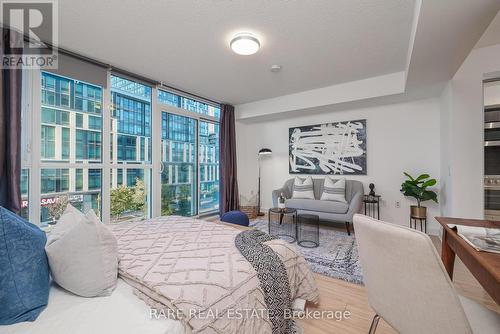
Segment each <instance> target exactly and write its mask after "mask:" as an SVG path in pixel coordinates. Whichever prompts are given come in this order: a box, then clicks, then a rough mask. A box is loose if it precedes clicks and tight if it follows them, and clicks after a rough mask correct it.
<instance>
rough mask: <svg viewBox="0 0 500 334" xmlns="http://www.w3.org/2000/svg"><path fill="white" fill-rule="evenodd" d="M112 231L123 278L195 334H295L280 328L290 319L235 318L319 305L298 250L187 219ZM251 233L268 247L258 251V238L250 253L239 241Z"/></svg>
mask: <svg viewBox="0 0 500 334" xmlns="http://www.w3.org/2000/svg"><path fill="white" fill-rule="evenodd" d="M111 229H112V231H113V233H114V234H115V236H116V238H117V240H118V253H119V254H118V257H119V260H120V264H119V268H118V273H119V275H120V277H122V278H123V279H124V280H125V281H126V282H127V283H128V284H130V285H131V286H133V287H134V289H135V290H134V291H135V293H136V294H137V295H138V296H139V297H140V298H141V299H142V300H144V301H145V302H146V303H147V304H148V305H149V306H151V307H152V308H155V309H158V310H167V311H168V310H172V311H174V314H180V315H181V317H180V318H177V319H179V320H181V321H182V322H183V324H184V325H185V326H186V328H188V329H189V330H190V331H192V332H193V333H200V334H212V333H238V334H254V333H260V334H267V333H285V332H294V331H293V330H283V327H284V326H285V325H286V328H287V329H290V328H292V327H294V326H296V324H290V321H287V320H282V321H281V322H280V319H279V318H283V316H282V315H280V316H277V317H267V318H266V316H264V317H263V316H259V315H257V316H255V315H254V314H253V315H250V316H248V315H244V316H242V317H241V318H237V315H236V316H235V311H241V312H246V310H259V311H262V310H264V311H267V310H269V309H271V310H272V311H273V312H280V311H279V310H283V309H285V308H287V306H280V305H291V304H292V303H293V301H294V300H296V299H302V300H305V301H309V302H313V303H316V302H318V299H319V293H318V289H317V286H316V282H315V280H314V277H313V275H312V273H311V271H310V269H309V266H308V264H307V262H306V261H305V260H304V258H303V257H302V256H300V255H299V254H298V253H297V250H296V248H295V245H291V244H289V243H287V242H285V241H283V240H281V239H273V240H269V239H270V238H269V236H268V235H267V234H265V233H262V232H260V231H256V230H253V231H252V230H248V231H243V232H242V231H241V230H240V229H236V228H233V227H231V226H227V225H225V224H220V223H215V222H209V221H204V220H198V219H193V218H188V217H179V216H168V217H159V218H154V219H150V220H146V221H139V222H130V223H120V224H116V225H113V226H112V227H111ZM245 233H248V234H254V233H257V234H259V233H260V237H263V238H264V239H265V241H264V239H263V241H258V242H255V243H254V242H252V240H251V239H252V238H251V235H250V238H244V239H245V240H247V241H248V240H250V244H249V245H246V246H245V250H244V251H242V249H241V248H238V245H237V244H238V242H237V240H238V238H239V237H241V235H242V234H245ZM245 235H246V234H245ZM247 236H249V235H247ZM266 238H267V239H266ZM264 244H265V245H264ZM263 245H264V246H263ZM249 246H250V247H249ZM254 246H255V247H254ZM252 247H253V248H252ZM259 249H260V250H259ZM262 250H264V251H262ZM259 251H260V253H259ZM243 253H246V254H247V256H244V255H243ZM262 259H266V260H265V261H262ZM256 261H257V262H258V261H260V262H259V263H257V262H256ZM261 267H267V269H265V270H267V271H265V270H264V271H263V270H261ZM280 272H281V273H282V274H280ZM285 285H286V288H285ZM284 295H287V298H284V297H285V296H284ZM278 299H283V300H282V301H280V300H278ZM285 299H286V300H285ZM280 303H281V304H280ZM271 304H272V306H271ZM274 306H276V307H274ZM288 307H290V306H288ZM284 322H286V324H284Z"/></svg>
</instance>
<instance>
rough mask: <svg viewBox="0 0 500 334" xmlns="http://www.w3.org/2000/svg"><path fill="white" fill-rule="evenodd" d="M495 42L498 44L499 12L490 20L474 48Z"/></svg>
mask: <svg viewBox="0 0 500 334" xmlns="http://www.w3.org/2000/svg"><path fill="white" fill-rule="evenodd" d="M495 44H500V12H499V13H498V14H497V16H495V18H494V19H493V21H491V24H490V26H489V27H488V29H486V31H485V32H484V34H483V36H481V39H480V40H479V41H478V42H477V44H476V46H475V48H476V49H478V48H484V47H487V46H491V45H495Z"/></svg>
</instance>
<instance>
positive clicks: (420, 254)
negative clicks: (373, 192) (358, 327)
mask: <svg viewBox="0 0 500 334" xmlns="http://www.w3.org/2000/svg"><path fill="white" fill-rule="evenodd" d="M353 221H354V229H355V233H356V234H355V235H356V240H357V243H358V252H359V258H360V261H361V266H362V270H363V278H364V279H363V280H364V284H365V287H366V290H367V293H368V300H369V303H370V306H371V307H372V308H373V310H374V311H375V312H376V315H375V317H374V318H373V321H372V324H371V327H370V329H369V333H371V334H372V333H375V330H376V328H377V324H378V321H379V319H380V318H383V319H384V320H385V321H386V322H387V323H388V324H389V325H391V326H392V327H393V328H394V329H396V330H397V331H399V332H400V333H402V334H413V333H415V334H421V333H426V334H432V333H436V334H447V333H449V334H462V333H475V334H487V333H495V334H498V333H500V315H499V314H497V313H495V312H493V311H490V310H488V309H487V308H486V307H484V306H482V305H479V304H477V303H475V302H473V301H472V300H469V299H467V298H464V297H461V296H458V294H457V293H456V292H455V289H454V287H453V283H452V282H451V280H450V278H449V277H448V274H447V272H446V270H445V268H444V266H443V264H442V262H441V259H440V257H439V255H438V253H437V251H436V249H435V247H434V245H433V244H432V241H431V239H430V238H429V236H427V235H426V234H424V233H422V232H419V231H416V230H413V229H410V228H407V227H404V226H400V225H394V224H389V223H386V222H383V221H380V220H376V219H373V218H371V217H367V216H363V215H355V216H354V219H353Z"/></svg>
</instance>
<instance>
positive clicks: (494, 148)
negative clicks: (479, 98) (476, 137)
mask: <svg viewBox="0 0 500 334" xmlns="http://www.w3.org/2000/svg"><path fill="white" fill-rule="evenodd" d="M484 122H485V123H484V174H485V176H484V218H485V219H490V220H500V105H490V106H486V107H485V108H484Z"/></svg>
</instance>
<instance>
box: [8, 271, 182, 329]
mask: <svg viewBox="0 0 500 334" xmlns="http://www.w3.org/2000/svg"><path fill="white" fill-rule="evenodd" d="M149 313H150V312H149V307H148V306H147V305H146V304H145V303H144V302H143V301H142V300H140V299H139V298H137V296H135V295H134V294H133V291H132V287H130V286H129V285H127V284H126V283H125V282H124V281H123V280H121V279H119V280H118V285H117V287H116V290H115V291H114V292H113V294H112V295H111V296H109V297H96V298H84V297H79V296H76V295H74V294H72V293H70V292H68V291H66V290H64V289H62V288H60V287H58V286H56V285H53V286H52V287H51V289H50V295H49V304H48V306H47V308H46V309H45V310H44V311H43V312H42V313H41V314H40V316H39V317H38V319H36V320H35V321H34V322H22V323H18V324H15V325H10V326H0V333H2V334H101V333H102V334H139V333H140V334H183V333H184V328H183V325H182V324H181V322H180V321H175V320H169V319H166V318H163V319H153V320H152V319H150V314H149Z"/></svg>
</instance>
